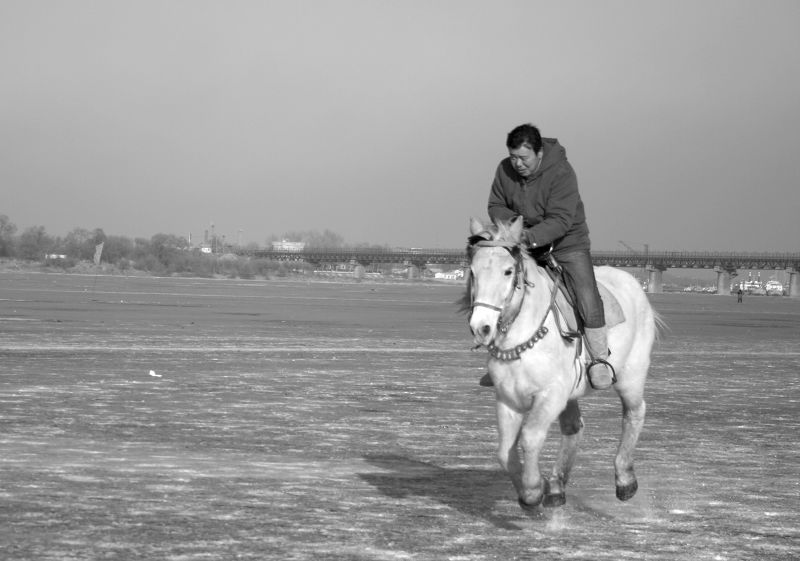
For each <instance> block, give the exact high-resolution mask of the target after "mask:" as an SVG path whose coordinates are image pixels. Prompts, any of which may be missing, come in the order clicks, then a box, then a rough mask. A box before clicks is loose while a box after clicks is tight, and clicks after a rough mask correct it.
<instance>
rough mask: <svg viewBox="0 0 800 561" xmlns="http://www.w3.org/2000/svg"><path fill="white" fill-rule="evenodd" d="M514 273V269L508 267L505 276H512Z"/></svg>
mask: <svg viewBox="0 0 800 561" xmlns="http://www.w3.org/2000/svg"><path fill="white" fill-rule="evenodd" d="M513 273H514V269H506V272H505V273H504V274H505V276H507V277H510V276H511V275H512V274H513Z"/></svg>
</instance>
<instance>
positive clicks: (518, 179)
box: [481, 124, 616, 389]
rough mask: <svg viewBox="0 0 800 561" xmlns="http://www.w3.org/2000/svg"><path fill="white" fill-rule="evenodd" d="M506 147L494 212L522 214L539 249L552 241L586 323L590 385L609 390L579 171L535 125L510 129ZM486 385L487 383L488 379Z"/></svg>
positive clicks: (496, 216) (495, 216)
mask: <svg viewBox="0 0 800 561" xmlns="http://www.w3.org/2000/svg"><path fill="white" fill-rule="evenodd" d="M506 147H507V148H508V158H505V159H503V161H501V162H500V164H499V165H498V166H497V171H496V173H495V177H494V182H493V183H492V188H491V192H490V194H489V216H490V217H491V218H492V220H495V221H497V220H509V219H511V218H514V217H515V216H517V215H522V217H523V219H524V226H525V230H524V232H525V236H526V238H527V241H528V243H529V244H530V246H531V248H533V250H534V252H536V250H537V249H538V250H540V251H541V252H545V251H547V249H549V248H550V246H551V244H552V253H553V257H555V259H556V261H558V263H559V264H560V265H561V267H562V268H563V270H564V277H565V279H566V283H567V287H568V289H569V290H570V292H571V294H572V295H573V298H574V299H575V301H576V302H575V304H576V308H577V312H578V314H579V315H580V317H581V320H582V321H583V326H584V331H585V335H586V345H587V347H588V349H587V350H588V352H589V355H590V356H591V358H592V360H591V361H590V363H589V365H588V367H587V373H588V376H589V383H590V384H591V385H592V387H593V388H595V389H605V388H608V387H610V386H611V385H612V384H613V383H614V382H616V377H615V376H614V369H613V368H612V367H611V365H610V364H608V362H607V359H608V341H607V328H606V325H605V316H604V314H603V301H602V300H601V299H600V293H599V292H598V291H597V282H596V281H595V278H594V268H593V267H592V257H591V254H590V253H589V250H590V243H589V228H588V226H587V225H586V216H585V214H584V209H583V202H582V201H581V196H580V194H579V193H578V179H577V177H576V175H575V171H574V170H573V169H572V166H571V165H570V163H569V162H568V161H567V153H566V150H565V149H564V148H563V147H562V146H561V144H559V143H558V140H556V139H555V138H544V139H543V138H542V136H541V134H540V133H539V129H537V128H536V127H535V126H533V125H531V124H526V125H520V126H518V127H516V128H515V129H514V130H512V131H511V132H510V133H508V138H507V139H506ZM489 383H491V382H490V381H489ZM481 384H482V385H487V384H486V380H482V381H481Z"/></svg>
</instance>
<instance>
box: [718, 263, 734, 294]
mask: <svg viewBox="0 0 800 561" xmlns="http://www.w3.org/2000/svg"><path fill="white" fill-rule="evenodd" d="M714 270H715V271H716V272H717V294H721V295H723V296H730V294H731V274H732V273H733V272H734V271H731V270H729V269H723V268H722V267H714Z"/></svg>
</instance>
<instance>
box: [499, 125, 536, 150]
mask: <svg viewBox="0 0 800 561" xmlns="http://www.w3.org/2000/svg"><path fill="white" fill-rule="evenodd" d="M523 144H527V145H528V146H530V147H531V148H532V149H533V151H534V152H536V153H537V154H538V153H539V152H540V151H541V150H542V135H541V134H540V133H539V129H537V128H536V127H534V126H533V125H532V124H530V123H527V124H524V125H520V126H518V127H516V128H515V129H514V130H512V131H511V132H510V133H508V138H506V148H508V149H509V150H516V149H517V148H519V147H520V146H522V145H523Z"/></svg>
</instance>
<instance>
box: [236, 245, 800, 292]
mask: <svg viewBox="0 0 800 561" xmlns="http://www.w3.org/2000/svg"><path fill="white" fill-rule="evenodd" d="M238 253H239V254H240V255H248V256H251V257H257V258H264V259H271V260H274V261H304V262H306V263H312V264H315V265H321V264H334V263H355V264H356V270H355V272H354V274H355V275H356V276H359V272H360V273H361V274H362V275H363V271H364V267H366V266H369V265H372V264H376V263H398V264H404V265H408V266H409V278H414V277H415V276H418V275H419V272H420V271H421V270H423V269H424V268H425V267H426V266H428V265H452V266H454V267H465V266H467V264H468V263H467V254H466V251H465V250H464V249H380V248H319V249H313V248H308V249H302V250H299V251H298V250H288V249H259V250H250V251H239V252H238ZM592 260H593V262H594V264H595V265H609V266H612V267H626V268H641V269H645V270H647V272H648V291H649V292H653V293H659V292H662V291H663V282H662V273H663V272H664V271H666V270H667V269H671V268H678V269H710V270H714V271H716V273H717V294H730V282H731V278H732V277H734V276H736V274H737V271H738V270H739V269H758V270H768V269H774V270H783V271H786V273H787V274H788V275H789V296H793V297H800V285H799V284H798V283H799V279H798V273H799V272H800V253H739V252H728V253H726V252H709V251H703V252H696V251H648V252H646V253H639V252H633V251H592Z"/></svg>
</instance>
